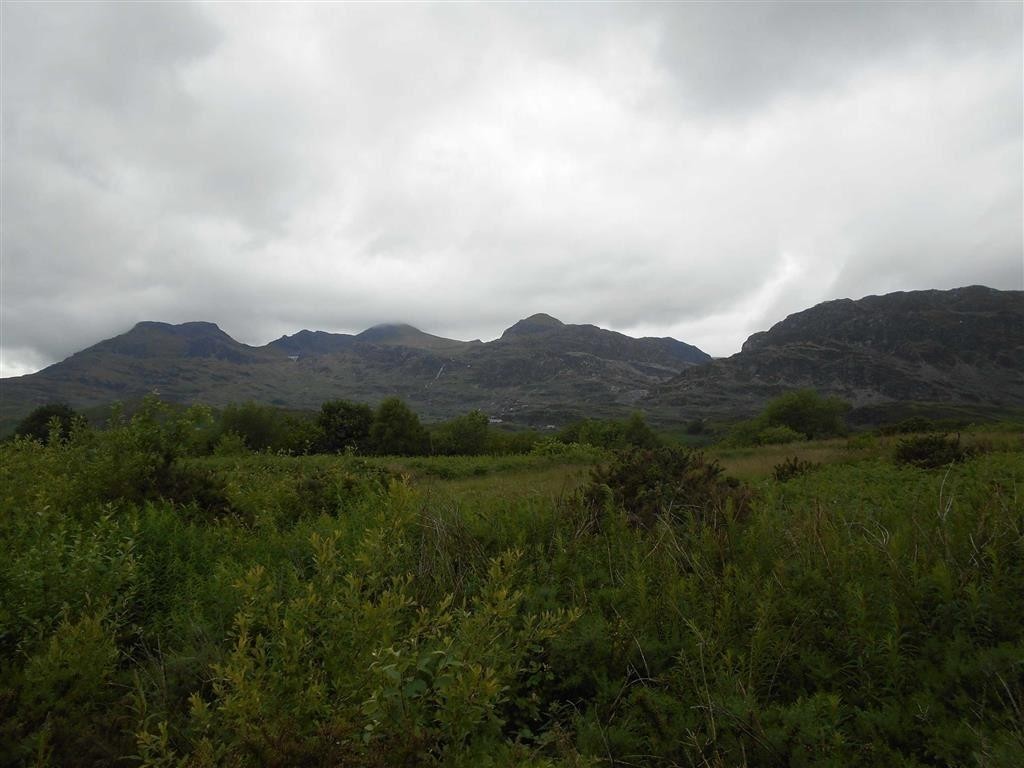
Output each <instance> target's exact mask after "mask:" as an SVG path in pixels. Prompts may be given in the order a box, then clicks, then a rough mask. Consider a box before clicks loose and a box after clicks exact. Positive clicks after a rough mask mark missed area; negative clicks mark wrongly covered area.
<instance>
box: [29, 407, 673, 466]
mask: <svg viewBox="0 0 1024 768" xmlns="http://www.w3.org/2000/svg"><path fill="white" fill-rule="evenodd" d="M194 422H195V426H194V431H195V432H196V433H197V434H196V435H195V436H194V438H193V443H194V446H193V449H192V450H193V453H195V454H219V455H230V454H233V453H242V452H246V451H256V452H270V453H285V454H291V455H308V454H335V453H355V454H360V455H393V456H429V455H437V456H480V455H508V454H523V453H529V452H531V451H534V450H537V449H541V450H544V449H545V448H550V447H551V446H552V445H559V444H563V445H567V444H580V445H587V446H593V447H597V448H626V447H638V448H652V447H656V446H658V445H660V444H661V443H662V442H663V438H662V437H661V436H659V435H658V434H657V433H655V432H654V430H653V429H652V428H651V427H650V426H649V425H648V424H647V422H646V420H645V419H644V417H643V415H642V414H640V413H634V414H633V415H631V416H630V417H629V418H627V419H624V420H614V419H582V420H579V421H576V422H573V423H571V424H569V425H567V426H565V427H563V428H562V429H560V430H557V431H543V432H542V431H539V430H533V429H526V430H509V429H501V428H494V427H493V426H492V425H491V423H490V419H489V417H488V416H487V414H485V413H483V412H482V411H479V410H473V411H469V412H468V413H465V414H463V415H461V416H457V417H455V418H453V419H449V420H448V421H443V422H440V423H437V424H431V425H426V424H424V423H423V422H422V421H421V420H420V417H419V415H418V414H417V413H416V412H415V411H413V410H412V408H410V407H409V405H408V404H407V403H405V402H404V401H403V400H402V399H401V398H398V397H389V398H386V399H385V400H383V401H381V402H380V403H379V404H378V405H377V407H376V408H373V407H371V406H369V405H367V404H365V403H357V402H352V401H349V400H330V401H327V402H325V403H323V404H322V405H321V406H320V410H319V411H317V412H312V413H311V412H296V411H289V410H286V409H284V408H279V407H276V406H273V405H267V404H264V403H257V402H245V403H238V404H232V405H228V406H226V407H225V408H223V409H221V410H220V411H219V412H214V411H212V410H209V409H207V410H206V411H205V417H204V418H198V419H195V420H194ZM88 428H89V427H88V425H87V423H86V421H85V419H84V418H83V416H82V415H81V414H79V413H77V412H76V411H75V410H74V409H72V408H71V407H70V406H68V405H67V404H64V403H57V404H50V405H45V406H41V407H39V408H37V409H36V410H35V411H33V412H32V413H31V414H29V415H28V416H27V417H26V418H25V419H24V420H22V422H21V423H20V424H19V425H18V426H17V427H16V428H15V432H14V434H15V436H21V437H29V438H33V439H37V440H42V441H43V442H46V441H47V440H49V439H50V438H51V436H52V435H54V434H56V435H57V436H58V437H67V436H68V435H69V434H70V433H71V432H72V430H74V429H88Z"/></svg>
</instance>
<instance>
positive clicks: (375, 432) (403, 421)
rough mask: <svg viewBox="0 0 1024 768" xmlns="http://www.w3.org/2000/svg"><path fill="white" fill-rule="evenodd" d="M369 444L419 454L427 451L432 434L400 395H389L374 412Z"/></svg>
mask: <svg viewBox="0 0 1024 768" xmlns="http://www.w3.org/2000/svg"><path fill="white" fill-rule="evenodd" d="M370 444H371V445H372V446H373V450H374V451H376V452H377V453H380V454H386V455H396V456H419V455H422V454H425V453H426V452H427V449H428V447H429V446H430V435H428V434H427V430H426V429H424V428H423V425H422V424H420V417H419V416H417V415H416V414H415V413H413V411H412V410H411V409H410V408H409V406H408V405H406V404H405V403H404V402H403V401H402V400H401V399H400V398H397V397H389V398H387V399H386V400H384V401H383V402H382V403H381V404H380V406H378V408H377V412H376V413H375V414H374V417H373V426H372V427H370Z"/></svg>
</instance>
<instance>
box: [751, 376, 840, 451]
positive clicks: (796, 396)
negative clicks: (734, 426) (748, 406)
mask: <svg viewBox="0 0 1024 768" xmlns="http://www.w3.org/2000/svg"><path fill="white" fill-rule="evenodd" d="M849 409H850V405H849V403H846V402H844V401H842V400H840V399H839V398H837V397H821V395H819V394H818V393H817V392H815V391H814V390H813V389H801V390H797V391H795V392H787V393H786V394H784V395H780V396H779V397H777V398H775V399H774V400H772V401H771V402H769V403H768V405H766V406H765V409H764V412H763V413H762V418H763V419H764V422H765V423H766V424H767V425H768V426H770V427H778V426H782V427H788V428H789V429H791V430H793V431H794V432H798V433H800V434H801V435H803V436H804V437H806V438H807V439H808V440H819V439H821V438H824V437H834V436H836V435H841V434H843V433H844V432H845V431H846V424H845V423H844V420H843V417H844V414H845V413H846V412H847V411H848V410H849Z"/></svg>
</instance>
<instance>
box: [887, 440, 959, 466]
mask: <svg viewBox="0 0 1024 768" xmlns="http://www.w3.org/2000/svg"><path fill="white" fill-rule="evenodd" d="M971 454H972V451H971V450H970V449H969V448H966V447H963V446H961V445H960V435H956V436H955V437H950V436H949V435H943V434H939V433H934V434H930V435H919V436H917V437H908V438H906V439H904V440H900V441H899V442H898V443H897V444H896V453H895V456H894V458H895V461H896V463H897V464H910V465H911V466H914V467H920V468H921V469H934V468H936V467H944V466H947V465H948V464H953V463H955V462H958V461H964V460H966V459H968V458H970V456H971Z"/></svg>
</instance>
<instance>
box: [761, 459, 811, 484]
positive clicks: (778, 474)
mask: <svg viewBox="0 0 1024 768" xmlns="http://www.w3.org/2000/svg"><path fill="white" fill-rule="evenodd" d="M818 466H820V465H818V464H815V463H814V462H813V461H805V460H804V459H801V458H799V457H797V456H792V457H790V458H788V459H786V460H785V461H783V462H781V463H779V464H776V465H775V468H774V469H773V470H772V477H774V478H775V479H776V480H778V481H779V482H780V483H784V482H786V481H787V480H792V479H793V478H794V477H800V475H806V474H807V473H808V472H810V471H811V470H812V469H816V468H817V467H818Z"/></svg>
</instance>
